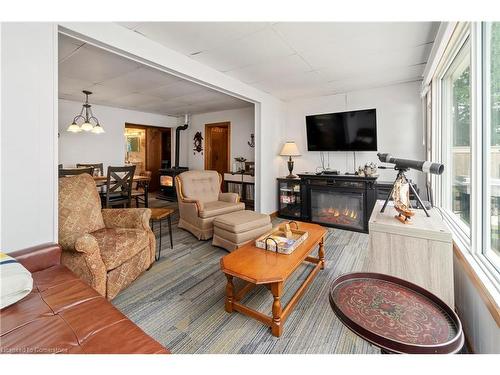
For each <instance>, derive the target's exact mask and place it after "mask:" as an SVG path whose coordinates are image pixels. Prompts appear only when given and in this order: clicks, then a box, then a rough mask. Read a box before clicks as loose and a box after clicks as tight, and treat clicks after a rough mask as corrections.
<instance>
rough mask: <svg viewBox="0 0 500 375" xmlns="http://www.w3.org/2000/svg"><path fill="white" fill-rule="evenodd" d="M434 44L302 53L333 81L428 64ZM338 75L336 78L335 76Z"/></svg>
mask: <svg viewBox="0 0 500 375" xmlns="http://www.w3.org/2000/svg"><path fill="white" fill-rule="evenodd" d="M431 48H432V44H430V43H429V44H425V45H420V46H416V47H403V48H396V49H386V50H382V51H377V52H366V51H365V50H364V49H361V50H358V49H351V50H345V51H344V53H340V51H332V52H331V53H329V54H325V53H324V52H321V51H319V50H315V51H307V52H301V55H302V56H303V58H304V59H305V60H306V61H307V62H308V63H309V64H311V65H312V66H313V67H314V68H315V69H321V70H322V71H325V72H329V74H330V75H333V77H331V78H332V79H336V78H339V76H345V75H353V74H359V73H363V72H367V71H370V70H376V69H379V68H381V67H391V66H408V65H415V64H421V63H425V62H427V58H428V56H429V53H430V50H431ZM335 75H336V76H335Z"/></svg>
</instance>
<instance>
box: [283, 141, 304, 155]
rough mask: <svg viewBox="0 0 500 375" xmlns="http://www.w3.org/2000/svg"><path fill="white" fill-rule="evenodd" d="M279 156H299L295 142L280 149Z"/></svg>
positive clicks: (287, 143) (290, 142)
mask: <svg viewBox="0 0 500 375" xmlns="http://www.w3.org/2000/svg"><path fill="white" fill-rule="evenodd" d="M280 156H300V152H299V149H298V148H297V145H296V144H295V142H293V141H289V142H286V143H285V144H284V145H283V148H282V149H281V152H280Z"/></svg>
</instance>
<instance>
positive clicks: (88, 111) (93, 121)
mask: <svg viewBox="0 0 500 375" xmlns="http://www.w3.org/2000/svg"><path fill="white" fill-rule="evenodd" d="M82 92H83V93H84V94H85V103H83V105H82V110H81V111H80V114H79V115H77V116H75V118H74V119H73V122H72V123H71V125H70V126H68V129H66V130H67V131H69V132H72V133H79V132H81V131H86V132H92V133H95V134H101V133H104V129H103V128H102V126H101V125H100V124H99V120H98V119H97V118H96V117H95V116H94V114H93V113H92V108H91V107H92V106H91V105H90V104H89V95H91V94H92V93H91V92H90V91H86V90H83V91H82ZM80 120H83V123H82V124H81V125H78V123H77V122H78V121H80Z"/></svg>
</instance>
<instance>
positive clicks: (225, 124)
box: [204, 121, 231, 172]
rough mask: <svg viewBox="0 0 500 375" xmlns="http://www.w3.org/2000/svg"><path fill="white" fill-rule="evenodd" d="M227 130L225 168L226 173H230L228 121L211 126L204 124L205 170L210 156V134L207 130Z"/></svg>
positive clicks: (229, 125)
mask: <svg viewBox="0 0 500 375" xmlns="http://www.w3.org/2000/svg"><path fill="white" fill-rule="evenodd" d="M217 127H218V128H227V138H228V142H227V167H228V169H229V170H228V171H226V172H231V122H230V121H223V122H214V123H211V124H205V158H204V159H205V160H204V168H205V170H206V169H207V167H208V160H209V159H210V156H211V151H212V150H211V149H210V147H209V146H210V141H211V139H210V137H211V136H210V132H209V131H208V129H210V128H217Z"/></svg>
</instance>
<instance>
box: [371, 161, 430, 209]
mask: <svg viewBox="0 0 500 375" xmlns="http://www.w3.org/2000/svg"><path fill="white" fill-rule="evenodd" d="M394 169H395V170H397V171H398V175H397V176H396V179H395V180H394V182H393V183H392V189H391V191H390V192H389V195H387V198H386V199H385V202H384V205H383V206H382V209H381V210H380V212H382V213H383V212H384V211H385V207H386V206H387V203H388V202H389V199H391V196H392V192H393V191H394V185H396V182H397V181H398V180H399V179H400V178H401V177H404V179H405V180H406V181H408V179H407V178H406V176H405V172H408V168H400V167H397V166H396V167H394ZM408 185H409V186H410V190H411V191H412V192H413V194H414V195H415V198H417V201H418V203H419V204H420V206H422V209H423V210H424V212H425V214H426V215H427V217H431V215H429V211H427V209H426V208H425V206H424V203H423V202H422V199H420V196H419V195H418V193H417V192H416V190H415V188H414V187H413V185H412V184H411V183H408Z"/></svg>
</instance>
